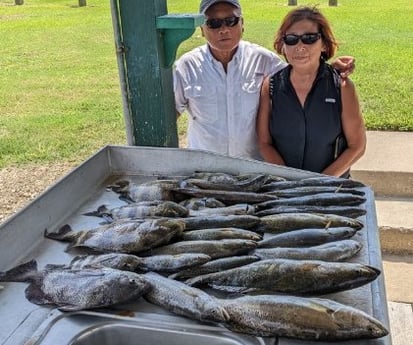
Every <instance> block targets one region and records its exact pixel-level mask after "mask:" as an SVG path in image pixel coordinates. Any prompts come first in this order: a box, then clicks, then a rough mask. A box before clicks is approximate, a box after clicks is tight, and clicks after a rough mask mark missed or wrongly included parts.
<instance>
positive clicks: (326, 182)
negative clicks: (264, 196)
mask: <svg viewBox="0 0 413 345" xmlns="http://www.w3.org/2000/svg"><path fill="white" fill-rule="evenodd" d="M306 186H334V187H342V188H343V187H344V188H361V187H366V185H364V184H363V183H361V182H359V181H355V180H351V179H346V178H339V177H333V176H319V177H309V178H304V179H301V180H290V181H280V182H277V181H276V182H270V183H267V184H265V185H264V186H263V187H262V188H261V190H260V191H261V192H268V191H274V190H280V189H287V188H296V187H306Z"/></svg>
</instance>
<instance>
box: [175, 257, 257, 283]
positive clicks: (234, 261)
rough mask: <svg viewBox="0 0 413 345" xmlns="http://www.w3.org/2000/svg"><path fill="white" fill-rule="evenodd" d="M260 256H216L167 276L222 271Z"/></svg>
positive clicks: (245, 263)
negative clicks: (216, 257) (201, 263)
mask: <svg viewBox="0 0 413 345" xmlns="http://www.w3.org/2000/svg"><path fill="white" fill-rule="evenodd" d="M258 260H260V258H259V257H258V256H254V255H239V256H230V257H224V258H218V259H214V260H211V261H208V262H207V263H205V264H203V265H200V266H195V267H191V268H190V269H187V270H182V271H179V272H176V273H174V274H171V275H170V276H168V277H169V278H171V279H187V278H192V277H195V276H199V275H202V274H207V273H213V272H219V271H224V270H227V269H230V268H234V267H240V266H243V265H247V264H250V263H252V262H255V261H258Z"/></svg>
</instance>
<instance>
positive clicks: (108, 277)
mask: <svg viewBox="0 0 413 345" xmlns="http://www.w3.org/2000/svg"><path fill="white" fill-rule="evenodd" d="M0 281H2V282H6V281H7V282H25V283H29V285H28V286H27V288H26V290H25V296H26V298H27V299H28V300H29V301H30V302H31V303H34V304H38V305H53V306H56V307H58V309H60V310H62V311H78V310H85V309H94V308H102V307H109V306H112V305H116V304H119V303H126V302H128V301H130V300H132V299H133V300H137V299H138V298H140V297H141V296H142V295H143V294H144V293H146V292H148V291H149V289H150V284H149V283H148V282H147V280H146V279H144V278H143V276H142V275H140V274H137V273H134V272H129V271H121V270H117V269H112V268H106V267H104V268H100V269H82V270H76V269H74V270H72V269H57V268H53V269H44V270H41V271H39V270H38V269H37V262H36V261H35V260H31V261H28V262H25V263H23V264H21V265H19V266H16V267H14V268H12V269H10V270H9V271H6V272H0Z"/></svg>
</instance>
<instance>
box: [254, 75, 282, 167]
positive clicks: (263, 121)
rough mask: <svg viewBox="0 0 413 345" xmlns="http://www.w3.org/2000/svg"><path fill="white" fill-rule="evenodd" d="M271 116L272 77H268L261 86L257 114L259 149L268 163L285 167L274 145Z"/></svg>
mask: <svg viewBox="0 0 413 345" xmlns="http://www.w3.org/2000/svg"><path fill="white" fill-rule="evenodd" d="M270 116H271V99H270V77H267V78H265V80H264V82H263V84H262V86H261V93H260V103H259V107H258V113H257V122H256V131H257V140H258V148H259V150H260V153H261V156H262V158H264V160H265V161H266V162H269V163H273V164H278V165H285V162H284V160H283V159H282V157H281V155H280V154H279V153H278V151H277V150H276V149H275V148H274V146H273V145H272V138H271V134H270Z"/></svg>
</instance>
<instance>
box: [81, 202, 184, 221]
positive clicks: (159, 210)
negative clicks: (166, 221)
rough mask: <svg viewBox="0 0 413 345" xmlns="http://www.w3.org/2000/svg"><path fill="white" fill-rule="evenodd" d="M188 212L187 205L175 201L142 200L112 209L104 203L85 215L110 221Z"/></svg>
mask: <svg viewBox="0 0 413 345" xmlns="http://www.w3.org/2000/svg"><path fill="white" fill-rule="evenodd" d="M188 214H189V210H188V209H187V208H186V207H184V206H182V205H179V204H177V203H176V202H173V201H153V202H147V201H142V202H137V203H131V204H127V205H123V206H119V207H115V208H112V209H108V208H107V206H106V205H102V206H99V207H98V209H97V210H96V211H93V212H88V213H84V215H85V216H95V217H102V218H105V219H106V220H108V221H113V220H117V219H125V218H145V217H173V218H174V217H186V216H188Z"/></svg>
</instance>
